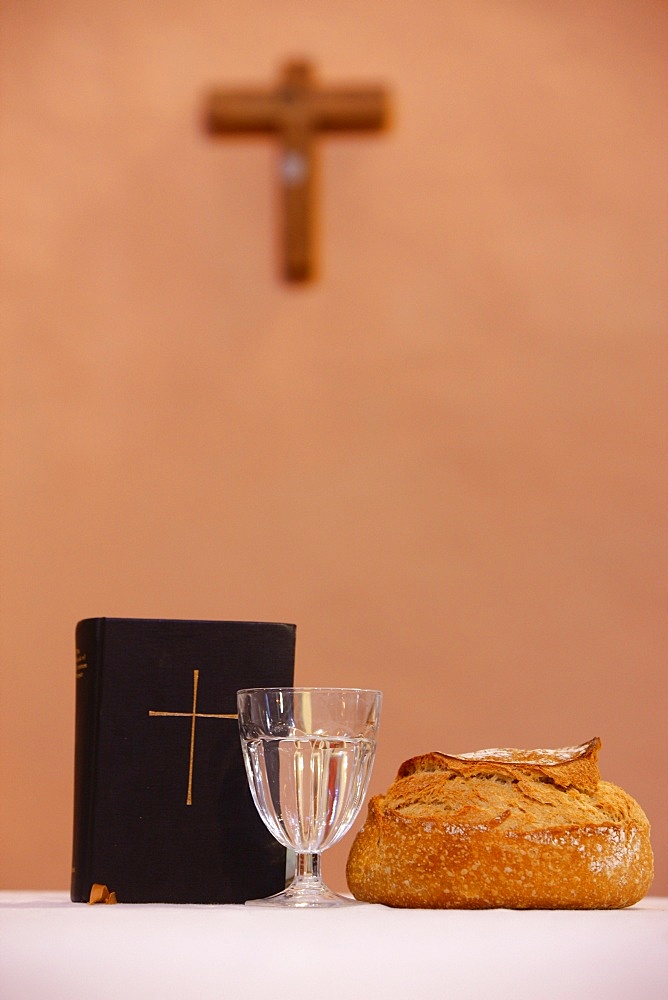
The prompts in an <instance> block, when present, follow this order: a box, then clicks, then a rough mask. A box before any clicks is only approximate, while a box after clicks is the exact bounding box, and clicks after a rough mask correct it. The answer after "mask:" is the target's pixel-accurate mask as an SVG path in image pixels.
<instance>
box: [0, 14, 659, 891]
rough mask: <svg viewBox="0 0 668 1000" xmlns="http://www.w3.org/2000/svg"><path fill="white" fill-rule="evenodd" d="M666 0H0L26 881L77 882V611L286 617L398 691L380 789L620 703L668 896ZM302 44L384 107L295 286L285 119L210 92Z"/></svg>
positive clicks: (7, 851)
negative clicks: (240, 116) (318, 259)
mask: <svg viewBox="0 0 668 1000" xmlns="http://www.w3.org/2000/svg"><path fill="white" fill-rule="evenodd" d="M667 15H668V9H667V8H666V5H665V4H664V3H661V2H651V0H638V2H636V0H626V2H624V0H588V2H587V3H584V4H583V3H581V2H579V0H572V2H571V0H564V2H560V3H536V2H533V0H524V2H523V0H450V2H447V3H445V2H443V3H441V2H437V0H418V2H411V3H409V2H389V3H388V2H387V0H365V3H364V4H362V5H360V3H359V2H352V0H338V2H337V3H326V2H324V0H308V2H306V0H272V2H271V3H268V2H267V3H248V2H236V0H234V2H233V0H215V2H214V0H193V2H192V3H190V4H183V3H181V2H180V0H179V2H176V0H160V2H158V0H140V2H136V3H132V4H130V3H121V4H119V3H118V2H116V0H96V2H95V3H90V2H89V0H49V2H48V3H46V2H40V0H5V2H4V4H3V5H2V14H1V15H0V17H1V22H0V27H1V29H2V57H1V61H2V71H3V81H2V91H3V110H2V128H3V134H2V163H1V169H0V176H1V182H2V216H3V217H2V318H3V331H4V332H3V340H2V350H3V358H2V363H3V376H2V377H3V392H2V434H3V438H2V550H1V564H2V595H1V597H2V621H1V628H2V634H1V640H2V660H1V664H2V767H1V770H0V778H1V780H2V790H1V795H0V801H1V802H2V824H3V829H2V836H3V845H2V856H1V864H2V885H3V886H4V887H10V888H11V887H26V888H31V887H36V888H61V887H66V886H67V884H68V880H69V864H70V858H69V852H70V833H71V780H72V737H73V696H74V670H73V666H74V660H73V652H74V651H73V630H74V624H75V622H76V621H77V619H79V618H82V617H85V616H89V615H129V616H173V617H214V618H266V619H278V620H287V621H295V622H297V624H298V663H297V676H298V679H299V681H300V682H302V683H320V684H339V683H341V684H354V685H369V686H375V685H378V686H380V687H381V688H383V690H384V692H385V709H384V718H383V727H382V740H381V745H380V749H379V756H378V760H377V767H376V771H375V776H374V784H373V788H374V790H375V791H377V790H380V789H382V788H383V787H385V786H387V784H388V783H389V782H390V780H391V779H392V777H393V775H394V773H395V771H396V768H397V766H398V764H399V763H400V762H401V761H402V760H403V759H404V758H405V757H408V756H411V755H413V754H415V753H419V752H423V751H428V750H432V749H441V750H444V751H451V752H457V751H465V750H472V749H477V748H481V747H484V746H499V745H500V746H506V745H510V746H513V745H519V746H535V745H542V746H545V745H547V746H550V745H563V744H572V743H573V742H580V741H582V740H585V739H587V738H589V737H591V736H593V735H596V734H598V735H600V736H601V737H602V739H603V752H602V757H601V764H602V771H603V774H604V776H605V777H607V778H609V779H610V780H613V781H616V782H617V783H619V784H622V785H624V786H625V787H626V788H627V789H628V790H629V791H630V792H632V793H633V794H634V795H635V796H636V797H637V798H638V799H639V801H640V802H641V803H642V804H643V806H644V807H645V809H646V811H647V812H648V814H649V816H650V819H651V820H652V822H653V827H654V844H655V848H656V854H657V879H656V882H655V886H654V890H653V891H654V892H655V893H664V894H666V893H668V858H667V857H666V850H665V846H664V845H665V842H666V833H667V832H668V814H667V811H666V810H667V806H666V796H665V790H664V782H663V779H662V778H661V779H660V778H659V776H660V775H662V774H663V773H664V772H665V767H666V753H665V709H666V681H665V676H666V670H665V666H666V663H665V653H666V630H665V608H666V605H665V596H666V595H665V582H666V574H665V570H666V519H665V501H666V489H665V468H666V466H665V459H666V440H667V435H666V430H667V427H666V419H665V417H666V413H665V408H664V407H665V380H664V375H665V362H666V341H665V315H666V305H667V304H668V295H667V288H666V268H665V264H666V259H665V234H666V220H667V219H668V212H667V211H666V200H665V176H666V175H665V169H666V165H667V159H668V158H667V156H666V152H667V149H666V140H665V138H664V136H665V135H666V134H668V132H664V127H665V125H666V121H665V118H666V115H665V111H666V104H665V93H666V80H665V75H666V74H665V65H666V60H665V56H666V38H667V32H666V29H667V21H668V17H667ZM294 55H305V56H308V57H310V58H312V59H313V60H315V61H316V62H317V64H318V66H319V70H320V74H321V77H322V79H323V80H324V81H326V82H329V83H345V82H351V81H358V80H370V81H376V80H381V81H384V82H386V83H387V85H388V86H389V87H390V88H391V90H392V92H393V95H394V108H395V120H394V125H393V128H392V129H391V130H390V131H389V132H388V133H386V134H384V135H382V136H376V137H359V136H358V137H349V136H348V137H341V138H335V139H330V140H328V141H327V142H326V143H324V144H323V145H322V147H321V156H322V183H323V188H322V198H321V239H322V243H321V246H322V276H321V279H320V280H319V281H318V282H317V283H315V284H313V285H310V286H308V287H297V288H295V287H287V286H285V285H283V284H282V283H281V282H280V280H279V279H278V278H277V261H276V255H275V242H276V232H277V226H276V211H275V210H276V205H275V190H274V187H273V184H272V170H273V167H274V163H275V159H274V152H275V151H274V150H273V148H272V146H271V143H269V142H265V141H261V140H260V141H250V142H249V141H245V142H244V141H221V142H213V141H211V140H210V139H209V138H208V137H207V136H205V135H204V134H203V133H202V132H201V130H200V128H199V121H198V118H199V113H200V109H201V101H202V98H203V96H204V95H205V93H206V92H207V90H208V88H209V87H210V86H211V85H217V84H233V83H237V82H249V83H255V84H258V85H259V84H262V83H267V84H268V83H270V82H271V81H272V80H273V79H274V78H275V74H276V73H277V71H278V68H279V67H280V65H281V64H282V62H283V61H284V60H285V59H286V58H289V57H291V56H294ZM349 844H350V840H347V841H345V842H344V844H343V845H342V846H341V847H339V848H337V849H335V851H334V852H332V857H331V858H329V859H328V861H327V872H328V874H329V876H330V879H331V881H332V882H334V883H335V884H337V885H341V881H342V865H343V860H344V858H345V854H346V853H347V850H348V848H349Z"/></svg>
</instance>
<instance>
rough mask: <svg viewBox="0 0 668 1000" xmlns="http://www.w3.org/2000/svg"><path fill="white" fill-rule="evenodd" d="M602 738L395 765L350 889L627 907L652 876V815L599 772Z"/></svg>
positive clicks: (420, 899)
mask: <svg viewBox="0 0 668 1000" xmlns="http://www.w3.org/2000/svg"><path fill="white" fill-rule="evenodd" d="M600 745H601V741H600V740H599V739H598V738H595V739H593V740H590V741H589V743H585V744H583V745H582V746H579V747H565V748H562V749H559V750H481V751H479V752H477V753H472V754H462V755H460V756H450V755H447V754H442V753H429V754H426V755H424V756H421V757H413V758H412V759H411V760H408V761H406V762H405V763H404V764H402V765H401V767H400V768H399V773H398V775H397V778H396V780H395V782H394V784H393V785H392V786H391V788H390V789H389V791H388V792H387V794H386V795H378V796H376V797H375V798H373V799H372V800H371V802H370V803H369V814H368V817H367V820H366V823H365V825H364V827H363V828H362V829H361V830H360V832H359V833H358V835H357V837H356V838H355V841H354V843H353V846H352V848H351V851H350V856H349V858H348V866H347V877H348V885H349V887H350V890H351V892H352V893H353V895H354V896H355V897H356V898H357V899H360V900H364V901H365V902H369V903H385V904H386V905H388V906H402V907H423V908H434V909H436V908H445V907H458V908H466V909H477V908H484V907H507V908H513V909H531V908H533V909H598V908H617V907H622V906H630V905H631V904H632V903H635V902H637V901H638V900H639V899H641V898H642V897H643V896H644V895H645V894H646V893H647V891H648V889H649V886H650V884H651V881H652V876H653V859H652V850H651V847H650V842H649V823H648V821H647V817H646V816H645V814H644V812H643V811H642V809H641V808H640V806H639V805H638V803H637V802H635V801H634V800H633V799H632V798H631V796H630V795H627V794H626V792H624V791H622V789H621V788H618V787H617V786H616V785H611V784H609V783H608V782H605V781H601V780H600V778H599V772H598V765H597V755H598V750H599V748H600Z"/></svg>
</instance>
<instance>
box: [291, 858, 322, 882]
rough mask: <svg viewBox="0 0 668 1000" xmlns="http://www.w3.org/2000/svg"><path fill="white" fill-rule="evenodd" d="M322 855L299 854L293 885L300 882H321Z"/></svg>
mask: <svg viewBox="0 0 668 1000" xmlns="http://www.w3.org/2000/svg"><path fill="white" fill-rule="evenodd" d="M321 881H322V879H321V877H320V855H319V854H298V855H297V858H296V861H295V877H294V881H293V885H295V884H296V883H298V882H321Z"/></svg>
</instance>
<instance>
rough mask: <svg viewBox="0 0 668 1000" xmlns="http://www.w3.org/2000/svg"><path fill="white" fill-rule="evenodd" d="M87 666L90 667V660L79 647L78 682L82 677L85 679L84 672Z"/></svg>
mask: <svg viewBox="0 0 668 1000" xmlns="http://www.w3.org/2000/svg"><path fill="white" fill-rule="evenodd" d="M87 666H88V659H87V657H86V654H85V653H83V652H82V651H81V650H80V649H79V647H78V646H77V680H79V678H80V677H83V675H84V671H85V669H86V667H87Z"/></svg>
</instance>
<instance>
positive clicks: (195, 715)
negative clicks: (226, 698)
mask: <svg viewBox="0 0 668 1000" xmlns="http://www.w3.org/2000/svg"><path fill="white" fill-rule="evenodd" d="M198 686H199V670H193V705H192V708H191V710H190V711H189V712H154V711H152V710H150V711H149V713H148V714H149V715H154V716H155V715H161V716H169V717H171V718H177V719H190V761H189V764H188V790H187V792H186V805H187V806H191V805H192V804H193V769H194V766H195V727H196V725H197V720H198V719H238V718H239V716H238V715H219V714H217V713H214V712H198V711H197V688H198Z"/></svg>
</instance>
